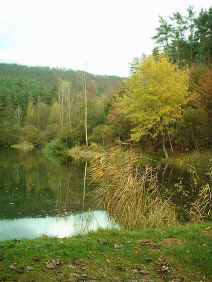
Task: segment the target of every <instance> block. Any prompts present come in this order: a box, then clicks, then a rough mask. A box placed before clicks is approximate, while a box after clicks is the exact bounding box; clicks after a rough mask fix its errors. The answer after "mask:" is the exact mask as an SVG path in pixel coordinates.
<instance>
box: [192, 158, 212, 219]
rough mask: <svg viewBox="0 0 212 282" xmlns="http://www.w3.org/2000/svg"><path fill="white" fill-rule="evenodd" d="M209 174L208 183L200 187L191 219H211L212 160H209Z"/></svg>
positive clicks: (193, 205) (193, 204)
mask: <svg viewBox="0 0 212 282" xmlns="http://www.w3.org/2000/svg"><path fill="white" fill-rule="evenodd" d="M207 176H208V183H207V184H205V185H202V186H201V187H200V188H199V193H198V197H197V199H196V200H195V201H194V202H193V203H192V204H191V207H190V210H189V216H190V220H191V221H194V222H201V221H203V220H205V219H206V220H207V219H210V218H211V215H212V188H211V184H212V160H209V165H208V172H207Z"/></svg>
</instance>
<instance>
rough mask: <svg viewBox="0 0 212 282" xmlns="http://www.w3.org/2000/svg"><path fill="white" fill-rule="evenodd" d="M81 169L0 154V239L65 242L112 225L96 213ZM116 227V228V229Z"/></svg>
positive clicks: (36, 155)
mask: <svg viewBox="0 0 212 282" xmlns="http://www.w3.org/2000/svg"><path fill="white" fill-rule="evenodd" d="M83 177H84V164H83V163H73V162H71V163H66V164H65V165H64V164H63V165H61V164H58V163H54V162H50V161H48V160H47V159H46V158H45V157H44V156H43V155H42V154H40V153H39V152H31V153H27V154H25V153H21V152H18V151H1V152H0V240H7V239H14V238H16V239H21V238H36V237H40V236H42V235H47V236H57V237H67V236H72V235H76V234H79V233H85V232H88V231H91V230H93V231H95V230H97V229H98V228H111V227H112V226H113V227H115V224H114V223H113V222H112V221H111V220H110V219H109V217H108V216H107V213H106V212H105V211H102V210H98V208H97V206H96V203H95V200H94V190H95V186H94V185H93V184H88V183H87V185H86V188H85V189H84V187H83ZM116 227H117V226H116Z"/></svg>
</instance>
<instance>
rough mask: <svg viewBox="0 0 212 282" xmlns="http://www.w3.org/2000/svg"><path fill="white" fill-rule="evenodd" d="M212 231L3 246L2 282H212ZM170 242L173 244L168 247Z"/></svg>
mask: <svg viewBox="0 0 212 282" xmlns="http://www.w3.org/2000/svg"><path fill="white" fill-rule="evenodd" d="M210 231H212V223H211V222H210V223H202V224H189V225H184V226H183V225H172V226H169V227H163V228H161V229H150V228H148V229H144V230H141V231H126V230H120V231H118V230H110V231H109V230H99V231H98V232H92V233H89V234H87V235H81V236H76V237H71V238H64V239H57V238H47V237H42V238H39V239H35V240H20V241H17V240H12V241H3V242H0V281H29V280H35V281H92V280H94V281H132V280H136V279H137V280H139V281H142V280H141V279H144V280H143V281H149V280H156V281H172V279H177V278H178V279H179V280H176V281H193V282H195V281H196V282H197V281H198V282H199V281H208V282H209V281H212V268H211V265H212V232H210ZM170 241H172V242H173V243H172V244H166V242H170ZM164 242H165V243H164ZM176 242H180V244H178V243H176ZM180 279H181V280H180ZM183 279H184V280H183Z"/></svg>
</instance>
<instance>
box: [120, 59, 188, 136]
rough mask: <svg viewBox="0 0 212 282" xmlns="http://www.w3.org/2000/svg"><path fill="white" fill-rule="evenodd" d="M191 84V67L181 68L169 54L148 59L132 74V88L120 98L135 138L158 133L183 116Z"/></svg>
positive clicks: (122, 108)
mask: <svg viewBox="0 0 212 282" xmlns="http://www.w3.org/2000/svg"><path fill="white" fill-rule="evenodd" d="M188 86H189V72H188V70H187V69H185V70H180V69H178V68H177V66H176V65H174V64H171V63H169V61H168V58H167V57H165V56H161V57H159V58H158V59H155V58H154V57H153V56H149V57H147V58H146V59H144V60H143V61H142V62H141V63H140V65H139V66H138V70H137V72H136V73H133V74H132V75H131V77H130V78H129V80H128V83H127V88H128V91H126V92H125V95H124V96H122V97H119V99H117V102H116V103H118V105H119V107H120V109H121V111H122V113H124V114H125V115H126V116H127V117H128V119H129V120H130V121H131V122H132V124H133V125H134V127H133V129H132V135H131V137H132V139H134V140H139V139H140V138H141V137H142V136H144V135H147V134H151V135H152V136H153V137H155V136H157V135H159V134H161V133H162V132H163V130H164V128H166V127H167V126H169V125H170V124H173V123H175V122H176V121H177V120H178V119H180V118H181V117H182V106H183V105H184V104H186V97H187V92H188Z"/></svg>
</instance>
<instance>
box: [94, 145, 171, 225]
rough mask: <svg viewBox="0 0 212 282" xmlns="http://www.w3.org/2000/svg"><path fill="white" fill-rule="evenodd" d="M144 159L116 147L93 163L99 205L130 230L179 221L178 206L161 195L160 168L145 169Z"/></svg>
mask: <svg viewBox="0 0 212 282" xmlns="http://www.w3.org/2000/svg"><path fill="white" fill-rule="evenodd" d="M141 158H142V157H141V156H140V155H137V154H136V153H134V152H122V151H121V150H115V151H113V152H112V151H110V152H106V153H104V154H102V156H101V157H99V158H97V159H96V160H93V161H92V162H91V166H90V174H91V177H92V179H93V181H95V182H97V183H99V188H98V189H97V201H98V204H99V205H100V206H101V207H103V208H105V209H106V210H107V211H108V213H109V215H110V216H112V217H113V218H114V219H115V221H116V222H117V223H119V224H121V225H122V226H124V227H125V228H128V229H141V228H145V227H157V226H162V225H167V224H170V223H175V222H176V212H175V206H174V205H173V204H172V203H171V202H170V201H169V200H167V199H165V198H163V197H162V195H161V194H160V192H159V189H158V184H157V170H156V169H153V168H152V167H146V168H143V169H141V165H140V164H141Z"/></svg>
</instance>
